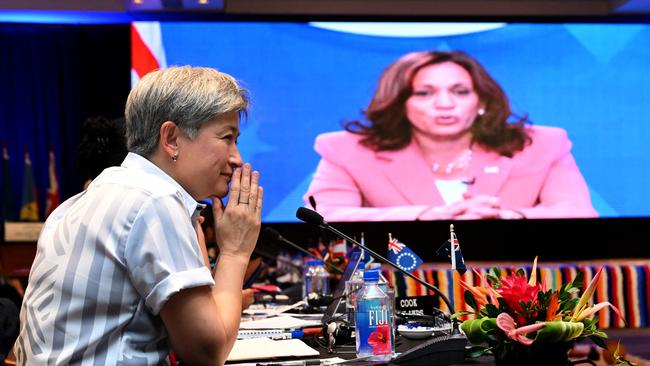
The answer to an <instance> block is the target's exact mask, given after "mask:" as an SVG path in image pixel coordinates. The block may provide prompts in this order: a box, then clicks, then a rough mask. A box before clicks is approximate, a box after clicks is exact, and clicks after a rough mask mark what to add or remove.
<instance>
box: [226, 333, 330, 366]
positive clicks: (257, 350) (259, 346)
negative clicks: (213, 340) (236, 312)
mask: <svg viewBox="0 0 650 366" xmlns="http://www.w3.org/2000/svg"><path fill="white" fill-rule="evenodd" d="M319 354H320V353H319V352H318V351H317V350H315V349H313V348H311V347H309V346H308V345H306V344H305V343H304V342H303V341H301V340H300V339H282V340H273V339H270V338H250V339H238V340H237V341H236V342H235V346H234V347H233V348H232V351H230V354H229V355H228V359H227V360H226V361H243V360H261V359H269V358H276V357H309V356H318V355H319Z"/></svg>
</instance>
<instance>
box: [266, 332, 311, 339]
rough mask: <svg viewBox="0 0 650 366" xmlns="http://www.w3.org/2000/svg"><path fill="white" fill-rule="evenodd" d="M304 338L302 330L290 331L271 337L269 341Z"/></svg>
mask: <svg viewBox="0 0 650 366" xmlns="http://www.w3.org/2000/svg"><path fill="white" fill-rule="evenodd" d="M304 336H305V332H303V331H302V330H292V331H291V332H285V333H281V334H273V335H271V339H300V338H302V337H304Z"/></svg>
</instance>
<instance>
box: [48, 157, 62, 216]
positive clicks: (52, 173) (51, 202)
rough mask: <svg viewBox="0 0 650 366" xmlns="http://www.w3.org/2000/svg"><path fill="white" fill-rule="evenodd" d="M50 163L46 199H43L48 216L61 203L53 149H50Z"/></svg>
mask: <svg viewBox="0 0 650 366" xmlns="http://www.w3.org/2000/svg"><path fill="white" fill-rule="evenodd" d="M49 155H50V163H49V165H48V169H47V171H48V175H49V177H50V185H49V187H47V199H46V200H45V217H46V218H47V217H48V216H50V214H51V213H52V211H54V209H55V208H57V206H59V204H61V193H60V192H59V181H58V179H56V159H55V157H54V151H52V150H51V149H50V154H49Z"/></svg>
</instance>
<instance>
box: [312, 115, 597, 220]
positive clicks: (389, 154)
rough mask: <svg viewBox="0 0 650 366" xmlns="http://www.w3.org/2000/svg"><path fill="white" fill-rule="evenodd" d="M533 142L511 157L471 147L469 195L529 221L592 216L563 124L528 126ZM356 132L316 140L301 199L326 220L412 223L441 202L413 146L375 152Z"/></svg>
mask: <svg viewBox="0 0 650 366" xmlns="http://www.w3.org/2000/svg"><path fill="white" fill-rule="evenodd" d="M530 129H531V138H532V143H531V144H530V145H528V146H527V147H526V148H525V149H524V150H523V151H520V152H518V153H516V154H515V155H514V156H513V157H512V158H508V157H505V156H500V155H498V154H497V153H494V152H489V151H486V150H485V149H483V148H481V147H480V146H475V147H473V148H472V160H471V162H470V166H469V171H470V176H471V177H473V178H475V180H474V184H472V185H469V188H468V193H472V194H484V195H492V196H498V197H499V198H500V200H501V204H502V207H504V208H511V209H515V210H518V211H520V212H522V213H524V214H525V215H526V217H528V218H558V217H595V216H597V213H596V211H595V210H594V208H593V207H592V205H591V199H590V196H589V189H588V188H587V184H586V183H585V180H584V178H583V177H582V174H580V170H579V169H578V166H577V165H576V162H575V160H574V158H573V156H572V155H571V146H572V144H571V141H570V140H569V138H568V136H567V134H566V131H565V130H563V129H561V128H555V127H543V126H533V127H530ZM360 139H361V136H359V135H355V134H352V133H349V132H331V133H324V134H321V135H319V136H318V137H317V138H316V143H315V150H316V152H318V153H319V154H320V155H321V161H320V163H319V164H318V168H317V169H316V173H315V174H314V177H313V180H312V182H311V184H310V186H309V189H308V191H307V193H306V194H305V195H304V197H303V199H304V200H305V202H306V203H307V202H308V198H309V196H314V199H315V200H316V205H317V209H318V212H319V213H321V214H322V215H323V216H324V217H325V219H326V220H328V221H402V220H415V219H416V218H417V217H418V216H419V215H420V214H421V213H422V212H424V211H425V210H426V209H428V208H429V207H433V206H440V205H444V204H445V203H444V200H443V198H442V196H441V195H440V193H439V192H438V190H437V188H436V184H435V180H434V176H433V173H432V170H431V168H430V167H429V165H428V164H427V162H426V161H425V159H424V157H423V156H422V155H421V153H420V151H419V149H418V147H417V146H416V145H415V144H414V143H411V144H410V145H408V146H407V147H405V148H403V149H401V150H398V151H378V152H377V151H373V150H371V149H368V148H366V147H364V146H363V145H361V144H359V140H360Z"/></svg>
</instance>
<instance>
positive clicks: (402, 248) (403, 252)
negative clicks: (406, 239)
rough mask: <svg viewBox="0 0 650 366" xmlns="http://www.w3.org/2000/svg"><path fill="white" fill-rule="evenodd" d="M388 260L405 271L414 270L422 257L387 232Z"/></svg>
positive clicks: (420, 262)
mask: <svg viewBox="0 0 650 366" xmlns="http://www.w3.org/2000/svg"><path fill="white" fill-rule="evenodd" d="M388 260H389V261H391V262H393V263H395V264H396V265H397V266H398V267H399V268H401V269H403V270H405V271H407V272H413V271H415V270H416V269H417V268H418V267H419V266H420V265H421V264H422V259H421V258H420V257H418V255H417V254H415V252H413V251H412V250H411V249H409V247H407V246H406V245H405V244H404V243H400V242H399V241H398V240H397V238H393V237H392V236H391V235H390V234H388Z"/></svg>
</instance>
